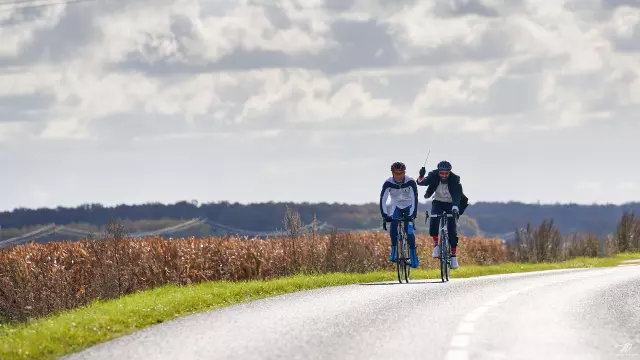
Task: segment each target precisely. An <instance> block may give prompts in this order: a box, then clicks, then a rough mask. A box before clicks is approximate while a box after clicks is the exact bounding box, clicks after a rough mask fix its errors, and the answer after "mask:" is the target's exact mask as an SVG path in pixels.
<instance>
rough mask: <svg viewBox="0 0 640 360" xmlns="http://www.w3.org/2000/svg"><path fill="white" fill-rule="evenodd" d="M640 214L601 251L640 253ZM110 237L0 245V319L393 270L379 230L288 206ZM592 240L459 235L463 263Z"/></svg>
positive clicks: (424, 245)
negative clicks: (178, 232)
mask: <svg viewBox="0 0 640 360" xmlns="http://www.w3.org/2000/svg"><path fill="white" fill-rule="evenodd" d="M639 224H640V219H637V218H634V217H633V215H629V214H625V217H623V220H622V221H621V224H620V225H619V227H618V231H617V233H616V235H615V236H612V237H609V238H608V239H607V255H611V254H615V253H616V252H618V251H630V250H636V251H638V250H640V244H639V241H638V240H639V238H640V226H639ZM107 228H108V233H109V236H108V237H106V238H104V239H85V240H82V241H77V242H50V243H47V244H37V243H32V244H26V245H20V246H15V247H12V248H8V249H2V250H0V322H9V321H11V322H14V321H24V320H27V319H29V318H34V317H40V316H46V315H49V314H52V313H55V312H58V311H61V310H66V309H73V308H75V307H78V306H81V305H84V304H87V303H89V302H91V301H93V300H95V299H111V298H116V297H119V296H121V295H123V294H130V293H133V292H136V291H140V290H145V289H150V288H154V287H158V286H161V285H165V284H178V285H188V284H193V283H198V282H202V281H212V280H231V281H237V280H254V279H271V278H275V277H281V276H287V275H292V274H296V273H328V272H368V271H376V270H393V269H394V264H393V263H391V262H389V261H388V256H389V242H390V241H389V235H388V233H385V232H367V233H357V234H349V233H336V232H333V233H330V234H319V233H318V232H317V229H316V228H315V226H314V227H313V228H312V229H311V231H304V230H303V228H302V226H301V222H300V219H299V217H298V216H297V215H296V214H295V213H292V212H288V213H287V215H286V221H285V230H286V234H287V235H286V236H283V237H281V238H271V239H260V238H246V237H244V238H240V237H209V238H195V237H190V238H181V239H176V240H168V239H165V238H163V237H159V236H157V237H146V238H141V239H133V238H126V237H124V235H123V234H125V231H124V227H123V226H122V225H121V224H118V223H111V224H109V226H108V227H107ZM416 243H417V246H418V256H419V258H420V261H421V263H420V267H421V268H423V269H429V268H437V267H438V260H437V259H433V258H431V250H432V240H431V238H430V237H428V236H426V235H425V234H418V235H417V238H416ZM598 253H599V238H598V237H596V236H592V235H574V236H570V237H566V238H563V237H562V236H561V235H560V233H559V231H558V230H557V229H556V228H555V227H554V226H553V222H544V223H543V224H542V225H540V227H539V228H535V229H534V228H532V227H528V228H527V229H525V231H523V232H520V233H519V234H518V236H517V237H516V240H515V241H513V242H510V243H509V244H507V245H505V244H504V243H503V242H502V241H501V240H498V239H486V238H470V237H464V236H461V237H460V242H459V245H458V258H459V261H460V263H461V265H462V266H467V265H490V264H499V263H503V262H506V261H518V262H540V261H550V260H563V259H566V258H569V257H574V256H585V255H586V256H597V255H598Z"/></svg>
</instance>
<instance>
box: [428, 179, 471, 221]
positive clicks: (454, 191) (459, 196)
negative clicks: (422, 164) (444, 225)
mask: <svg viewBox="0 0 640 360" xmlns="http://www.w3.org/2000/svg"><path fill="white" fill-rule="evenodd" d="M417 184H418V185H419V186H427V191H426V192H425V194H424V198H425V199H429V198H430V197H431V196H433V193H435V192H436V189H437V188H438V185H440V174H439V171H438V170H432V171H429V173H428V174H427V176H425V177H424V178H418V181H417ZM447 185H449V193H451V199H452V203H453V206H457V207H458V209H459V210H460V215H462V214H463V213H464V210H465V209H466V208H467V206H468V205H469V199H468V198H467V197H466V196H465V195H464V192H463V191H462V184H461V183H460V176H458V175H456V174H454V173H453V172H451V173H450V174H449V180H448V182H447Z"/></svg>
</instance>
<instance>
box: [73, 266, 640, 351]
mask: <svg viewBox="0 0 640 360" xmlns="http://www.w3.org/2000/svg"><path fill="white" fill-rule="evenodd" d="M453 276H454V277H455V271H454V272H453ZM392 358H396V359H451V360H457V359H461V360H465V359H491V360H499V359H509V360H515V359H536V360H540V359H563V360H566V359H580V360H586V359H607V360H611V359H625V360H626V359H628V360H631V359H640V267H639V266H620V267H615V268H600V269H573V270H553V271H545V272H535V273H525V274H510V275H493V276H486V277H480V278H470V279H455V278H453V279H451V281H450V282H449V283H444V284H443V283H441V282H440V281H439V280H426V281H424V280H420V281H413V282H411V283H409V284H399V283H397V282H389V283H373V284H358V285H349V286H340V287H333V288H325V289H318V290H311V291H303V292H298V293H294V294H288V295H282V296H277V297H273V298H269V299H264V300H259V301H254V302H250V303H245V304H241V305H236V306H231V307H227V308H224V309H220V310H214V311H210V312H206V313H201V314H196V315H191V316H187V317H184V318H180V319H176V320H173V321H169V322H166V323H163V324H159V325H155V326H152V327H149V328H147V329H143V330H141V331H138V332H136V333H134V334H131V335H128V336H124V337H121V338H118V339H115V340H112V341H110V342H106V343H103V344H100V345H97V346H94V347H92V348H89V349H86V350H84V351H81V352H79V353H76V354H72V355H70V356H67V357H65V359H69V360H71V359H121V360H125V359H182V360H191V359H392Z"/></svg>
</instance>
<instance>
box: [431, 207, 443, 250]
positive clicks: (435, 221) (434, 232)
mask: <svg viewBox="0 0 640 360" xmlns="http://www.w3.org/2000/svg"><path fill="white" fill-rule="evenodd" d="M440 213H442V209H441V207H440V202H439V201H435V200H434V201H432V202H431V214H432V215H440ZM439 226H440V218H436V217H432V218H430V219H429V235H430V236H431V238H432V239H433V253H432V254H431V256H432V257H434V258H437V257H439V256H440V247H439V246H438V241H439V239H438V231H439V229H438V228H439Z"/></svg>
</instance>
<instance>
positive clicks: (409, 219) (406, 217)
mask: <svg viewBox="0 0 640 360" xmlns="http://www.w3.org/2000/svg"><path fill="white" fill-rule="evenodd" d="M415 220H416V219H412V218H410V217H409V216H403V217H401V218H398V219H392V220H391V221H388V220H387V219H382V222H385V223H390V222H393V221H415Z"/></svg>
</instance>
